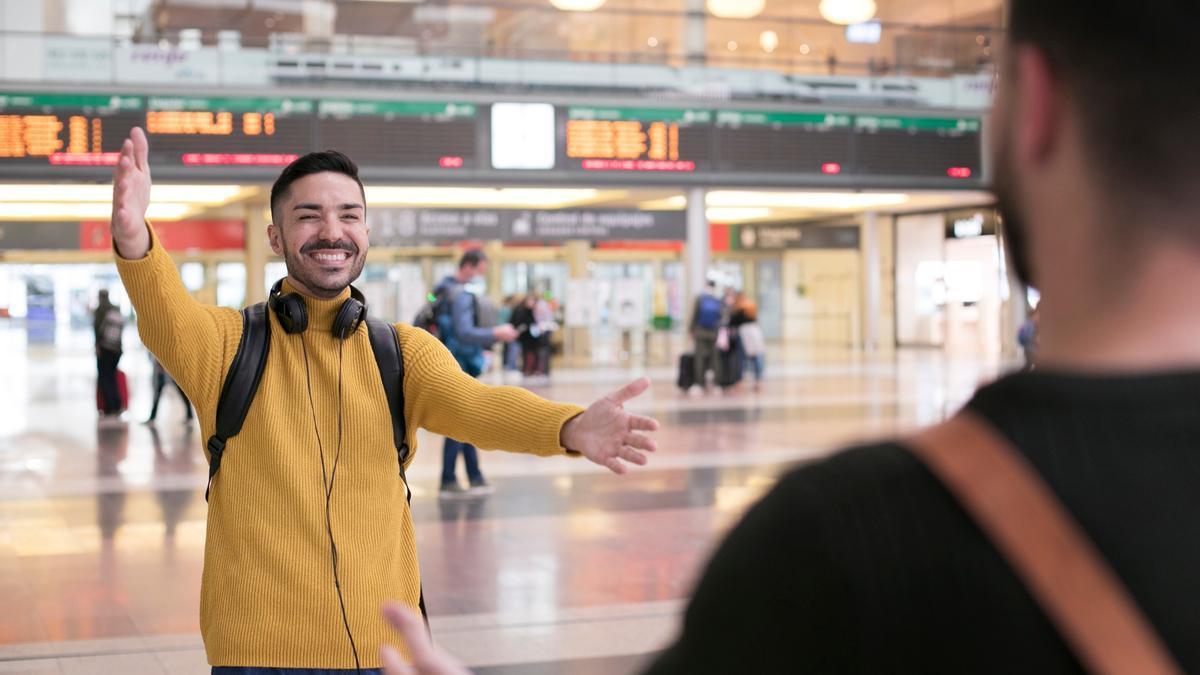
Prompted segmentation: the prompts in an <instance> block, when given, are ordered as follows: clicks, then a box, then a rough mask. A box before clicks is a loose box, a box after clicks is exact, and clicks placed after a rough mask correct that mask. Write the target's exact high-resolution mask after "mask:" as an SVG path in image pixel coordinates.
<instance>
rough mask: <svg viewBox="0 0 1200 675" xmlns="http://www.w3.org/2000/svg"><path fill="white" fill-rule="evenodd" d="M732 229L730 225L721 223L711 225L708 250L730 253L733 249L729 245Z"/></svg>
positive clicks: (709, 227)
mask: <svg viewBox="0 0 1200 675" xmlns="http://www.w3.org/2000/svg"><path fill="white" fill-rule="evenodd" d="M731 232H732V229H731V228H730V227H729V226H728V225H722V224H720V223H710V224H709V226H708V250H710V251H714V252H716V251H728V250H730V249H732V248H733V247H732V246H730V245H729V237H730V236H731Z"/></svg>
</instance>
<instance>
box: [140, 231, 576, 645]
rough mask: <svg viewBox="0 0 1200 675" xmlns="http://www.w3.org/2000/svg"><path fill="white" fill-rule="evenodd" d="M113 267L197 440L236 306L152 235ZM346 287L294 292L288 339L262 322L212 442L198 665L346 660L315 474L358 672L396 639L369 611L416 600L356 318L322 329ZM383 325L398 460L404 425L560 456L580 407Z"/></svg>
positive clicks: (235, 324) (234, 334)
mask: <svg viewBox="0 0 1200 675" xmlns="http://www.w3.org/2000/svg"><path fill="white" fill-rule="evenodd" d="M117 268H118V270H119V271H120V274H121V278H122V280H123V281H124V283H125V288H126V289H127V291H128V293H129V297H130V299H131V300H132V301H133V304H134V307H135V308H136V309H137V313H138V332H139V334H140V335H141V338H142V340H143V342H145V344H146V346H147V347H148V348H149V349H150V351H151V352H153V353H154V355H155V357H156V358H158V360H159V361H160V362H161V363H162V364H163V366H164V367H165V368H166V370H167V371H168V372H169V373H170V374H171V376H172V377H174V378H175V380H176V381H177V382H178V383H179V385H180V386H181V387H182V388H183V390H184V391H185V392H186V393H187V395H188V398H189V399H190V400H191V402H192V403H193V405H195V407H196V411H197V415H198V418H199V421H200V426H201V430H202V432H203V438H204V439H207V438H208V437H209V436H210V435H211V434H212V433H213V431H214V428H215V425H216V405H217V400H218V398H219V396H220V392H221V387H222V384H223V383H224V377H225V373H226V371H227V370H228V368H229V366H230V364H231V362H232V361H233V357H234V354H235V353H236V351H237V347H238V343H239V341H240V339H241V332H242V320H241V315H240V314H239V313H238V312H237V311H236V310H233V309H229V308H220V307H208V306H204V305H200V304H199V303H197V302H196V301H195V300H193V299H192V297H191V296H190V295H189V294H188V292H187V290H186V289H185V288H184V286H183V284H182V282H181V280H180V278H179V274H178V271H177V269H176V267H175V265H174V263H173V261H172V260H171V258H170V256H169V255H167V253H166V252H164V251H163V249H162V247H161V246H160V245H159V242H158V240H157V238H156V237H155V236H154V234H153V230H151V248H150V252H149V253H148V254H147V255H146V257H144V258H142V259H140V260H123V259H121V258H120V257H118V259H117ZM284 288H285V291H291V290H293V289H291V288H289V287H288V285H287V284H286V283H285V285H284ZM348 295H349V292H348V291H347V292H345V293H344V294H343V296H342V297H340V298H337V299H333V300H328V301H321V300H314V299H311V298H306V299H305V300H306V303H307V309H308V314H309V325H308V329H307V330H306V331H305V332H304V333H303V334H295V335H288V334H287V333H285V332H284V331H283V329H282V327H281V326H280V325H279V323H278V322H277V321H276V320H275V318H274V316H272V317H271V319H270V324H271V348H270V354H269V356H268V358H267V363H266V367H265V369H264V372H263V378H262V382H261V384H260V385H259V389H258V393H257V395H256V396H255V398H254V402H253V404H252V405H251V406H250V410H249V412H248V414H247V416H246V421H245V424H244V426H243V427H242V431H241V433H240V434H239V435H238V436H236V437H234V438H233V439H232V440H230V441H229V443H228V445H227V446H226V449H225V453H224V457H223V459H222V462H221V470H220V472H219V473H218V474H217V476H216V477H215V478H214V479H213V482H212V489H211V495H210V500H209V503H208V529H207V533H206V537H205V550H204V575H203V581H202V587H201V598H200V629H201V633H202V634H203V636H204V645H205V650H206V651H207V653H208V660H209V663H210V664H212V665H214V666H258V667H275V668H353V667H354V659H353V655H352V653H351V650H350V645H349V640H348V638H347V636H346V631H345V628H344V627H343V623H342V614H341V609H340V606H339V603H338V597H337V593H336V590H335V588H334V581H333V563H332V558H331V551H330V546H329V537H328V533H327V530H326V521H325V496H324V490H325V488H324V484H325V483H326V482H327V481H328V480H329V479H330V478H332V479H333V495H332V499H331V503H332V507H331V509H330V522H331V526H332V531H333V538H334V541H335V542H336V544H337V554H338V573H339V577H340V580H341V587H342V594H343V597H344V599H345V603H346V615H347V617H348V619H349V623H350V628H351V631H352V633H353V635H354V640H355V643H356V646H357V648H358V655H359V658H360V662H361V665H362V667H364V668H368V667H370V668H374V667H379V656H378V655H379V647H380V645H382V644H385V643H388V644H394V645H396V646H398V647H402V645H399V644H398V641H397V640H396V639H395V637H394V635H393V633H392V631H391V630H390V629H389V628H388V627H387V626H386V625H385V623H384V621H383V619H382V617H381V616H380V613H379V609H380V606H381V605H382V603H383V602H384V601H386V600H391V599H395V600H400V601H403V602H405V603H407V604H409V605H411V606H413V607H415V606H416V605H417V600H418V594H419V592H420V571H419V568H418V565H417V552H416V546H415V540H414V537H413V523H412V517H411V514H410V512H409V509H408V504H407V502H406V500H405V490H404V487H403V484H402V482H401V480H400V477H399V471H398V467H397V465H396V450H395V446H394V445H393V443H392V434H391V430H392V427H391V419H390V414H389V411H388V406H387V401H386V399H385V397H384V392H383V385H382V384H381V382H380V378H379V370H378V368H377V366H376V364H375V358H374V355H373V353H372V351H371V345H370V340H369V338H368V337H367V331H366V326H365V325H363V326H360V327H359V329H358V331H357V332H356V333H355V334H354V335H352V336H351V337H350V338H348V339H347V340H345V341H344V342H341V341H339V340H337V339H336V338H335V337H333V335H332V334H331V331H330V329H331V326H332V323H333V318H334V317H335V316H336V313H337V309H338V308H339V307H340V306H341V304H342V302H343V301H344V300H345V298H346V297H348ZM397 330H398V331H399V335H400V345H401V350H402V353H403V355H404V366H405V378H404V395H405V415H406V417H407V420H408V436H409V444H410V446H411V447H412V449H413V456H415V455H416V450H417V443H416V438H415V434H416V430H417V428H425V429H428V430H429V431H432V432H434V433H438V434H445V435H450V436H453V437H454V438H457V439H459V440H463V441H467V442H470V443H473V444H474V445H477V446H479V447H480V448H493V449H504V450H510V451H515V452H525V453H530V454H536V455H542V456H547V455H555V454H564V452H565V451H564V449H563V448H562V447H561V446H560V445H559V437H560V432H561V429H562V426H563V425H564V424H565V423H566V422H567V421H568V420H570V419H571V418H572V417H574V416H575V415H577V414H579V413H580V412H582V409H581V408H578V407H577V406H570V405H561V404H556V403H551V402H549V401H545V400H543V399H541V398H538V397H537V396H534V395H533V394H531V393H529V392H527V391H525V390H523V389H517V388H513V387H488V386H485V385H483V384H481V383H480V382H478V381H476V380H475V379H473V378H471V377H470V376H468V375H466V374H465V373H463V372H462V370H461V368H460V367H459V366H458V364H457V363H456V362H455V360H454V358H453V357H452V356H451V355H450V353H449V352H448V351H447V350H446V349H445V347H444V346H443V345H442V344H441V343H440V342H438V341H437V339H436V338H434V337H433V336H431V335H429V334H428V333H426V332H424V331H422V330H420V329H416V328H413V327H411V326H406V325H397ZM306 351H307V357H306V354H305V352H306ZM306 362H307V365H308V376H307V378H306V372H305V363H306ZM339 372H340V375H341V379H342V385H341V388H342V393H341V397H340V399H339V396H338V377H339ZM308 378H311V388H312V397H311V403H310V397H309V393H308V392H309V383H308ZM339 405H340V412H339ZM339 415H340V421H341V442H340V459H339V457H338V455H339V441H338V433H339V432H338V428H339ZM318 439H319V441H318ZM205 452H206V456H207V450H206V451H205ZM322 455H323V457H324V465H325V467H324V474H325V476H326V478H325V480H324V481H323V479H322ZM409 461H410V462H411V461H412V460H411V459H410V460H409ZM335 462H336V467H337V469H336V475H335V474H334V473H333V471H334V466H335Z"/></svg>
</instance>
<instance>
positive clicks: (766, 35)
mask: <svg viewBox="0 0 1200 675" xmlns="http://www.w3.org/2000/svg"><path fill="white" fill-rule="evenodd" d="M758 45H759V46H760V47H762V48H763V51H764V52H766V53H768V54H770V53H771V52H773V51H775V49H776V48H777V47H779V33H776V32H775V31H773V30H764V31H763V32H762V34H761V35H759V36H758Z"/></svg>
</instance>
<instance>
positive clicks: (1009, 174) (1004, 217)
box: [992, 144, 1037, 287]
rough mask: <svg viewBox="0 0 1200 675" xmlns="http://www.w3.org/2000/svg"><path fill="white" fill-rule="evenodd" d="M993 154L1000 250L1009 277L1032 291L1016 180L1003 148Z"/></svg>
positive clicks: (1027, 246)
mask: <svg viewBox="0 0 1200 675" xmlns="http://www.w3.org/2000/svg"><path fill="white" fill-rule="evenodd" d="M996 152H997V154H996V161H995V165H994V171H993V172H992V173H993V187H992V192H994V193H995V195H996V210H997V211H999V212H1000V222H1001V227H1002V230H1001V232H1002V236H1003V238H1004V247H1005V248H1006V249H1007V250H1008V256H1009V260H1010V261H1011V262H1012V269H1013V274H1014V275H1016V277H1017V281H1019V282H1021V283H1022V284H1024V285H1026V286H1032V287H1036V286H1037V283H1036V281H1035V280H1034V277H1033V268H1032V266H1031V265H1030V263H1029V237H1028V236H1027V235H1028V230H1027V229H1026V227H1025V221H1024V219H1023V218H1022V217H1021V213H1020V199H1019V198H1018V196H1017V194H1016V193H1017V187H1016V177H1015V176H1014V175H1013V169H1012V161H1011V160H1010V158H1009V151H1008V149H1007V144H1005V146H1004V147H1003V148H998V149H997V151H996Z"/></svg>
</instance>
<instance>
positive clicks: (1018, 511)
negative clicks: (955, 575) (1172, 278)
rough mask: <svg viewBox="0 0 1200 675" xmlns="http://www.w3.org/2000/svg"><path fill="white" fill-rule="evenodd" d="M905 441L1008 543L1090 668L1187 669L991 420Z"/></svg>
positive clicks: (963, 417)
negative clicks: (992, 425)
mask: <svg viewBox="0 0 1200 675" xmlns="http://www.w3.org/2000/svg"><path fill="white" fill-rule="evenodd" d="M906 445H907V447H908V449H909V450H910V451H912V452H913V454H914V455H916V456H917V457H918V458H919V459H920V460H921V461H922V462H924V464H925V465H926V466H927V467H928V468H929V470H930V471H931V472H932V473H933V475H935V476H937V477H938V478H939V479H940V480H941V481H942V483H943V484H944V485H945V486H946V487H947V489H949V491H950V492H951V494H953V495H954V496H955V497H956V498H957V499H958V501H959V503H960V504H961V505H962V507H963V508H964V510H966V512H967V513H968V514H970V516H971V517H972V519H973V520H974V521H975V522H976V523H977V524H978V525H979V527H980V528H981V529H982V530H983V531H984V533H985V534H986V535H987V536H988V538H989V539H991V541H992V543H993V544H995V546H996V548H998V549H999V550H1000V553H1001V554H1002V555H1003V556H1004V558H1005V559H1006V560H1007V561H1008V564H1009V565H1010V566H1011V567H1012V569H1013V570H1014V571H1015V572H1016V573H1017V576H1019V577H1020V578H1021V580H1022V581H1023V582H1024V583H1025V586H1026V588H1028V589H1029V591H1030V593H1031V594H1032V595H1033V597H1034V598H1035V599H1036V600H1037V602H1038V604H1039V605H1040V606H1041V607H1042V609H1043V610H1044V611H1045V612H1046V614H1047V615H1048V616H1049V618H1050V621H1051V622H1052V623H1053V624H1054V625H1055V626H1056V627H1057V628H1058V631H1059V634H1060V635H1062V636H1063V639H1064V640H1065V641H1066V643H1067V644H1068V645H1069V646H1070V647H1071V649H1072V650H1073V651H1074V652H1075V655H1076V656H1077V657H1078V658H1079V660H1080V662H1081V663H1082V664H1083V666H1084V667H1085V668H1086V669H1087V670H1088V671H1089V672H1092V673H1102V674H1104V675H1109V674H1111V675H1117V674H1126V673H1154V674H1162V675H1166V674H1169V673H1170V674H1173V673H1182V672H1183V671H1182V670H1181V669H1180V668H1179V667H1178V666H1177V665H1176V664H1175V662H1174V660H1173V658H1172V657H1171V654H1170V652H1169V651H1167V648H1166V646H1165V645H1164V644H1163V643H1162V641H1161V640H1160V639H1159V637H1158V635H1157V633H1156V632H1155V631H1154V628H1153V627H1152V626H1151V625H1150V623H1149V622H1148V621H1147V620H1146V618H1145V616H1143V614H1142V612H1141V610H1140V609H1138V607H1137V605H1136V604H1135V603H1134V601H1133V598H1132V597H1130V595H1129V593H1128V591H1127V590H1126V589H1125V586H1124V585H1123V584H1122V583H1121V580H1120V579H1118V578H1117V576H1116V574H1114V573H1113V571H1112V570H1111V569H1110V568H1109V566H1108V563H1107V562H1106V561H1105V560H1104V559H1103V557H1101V555H1100V553H1099V551H1097V550H1096V548H1095V546H1094V545H1093V544H1092V542H1091V540H1090V539H1088V537H1087V535H1086V534H1085V533H1084V532H1083V529H1082V528H1081V527H1080V526H1079V525H1078V524H1077V523H1076V522H1075V519H1074V518H1073V517H1072V516H1071V514H1070V513H1069V512H1068V511H1067V510H1066V509H1065V508H1063V506H1062V505H1061V504H1060V503H1059V501H1058V499H1057V497H1055V495H1054V493H1053V492H1052V491H1051V490H1050V488H1049V487H1048V486H1047V485H1046V484H1045V482H1044V481H1043V480H1042V478H1041V477H1040V476H1039V475H1038V474H1037V472H1036V471H1035V470H1034V469H1033V468H1032V467H1031V466H1029V464H1028V463H1027V462H1026V460H1025V458H1024V457H1023V456H1022V455H1021V454H1020V453H1019V452H1017V451H1016V449H1015V448H1013V447H1012V445H1011V444H1010V443H1008V442H1007V441H1006V440H1005V439H1004V438H1003V437H1002V436H1000V435H999V434H998V433H997V432H996V431H995V430H994V429H993V428H992V427H991V425H990V424H989V423H988V422H987V421H986V420H984V419H982V418H981V417H979V416H978V415H976V414H974V413H971V412H968V411H963V412H961V413H959V414H958V415H957V416H955V417H954V418H952V419H951V420H949V421H948V422H946V423H944V424H942V425H939V426H936V427H933V428H931V429H928V430H926V431H924V432H921V433H920V434H918V435H917V436H915V437H914V438H912V439H910V440H909V441H908V443H907V444H906Z"/></svg>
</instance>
